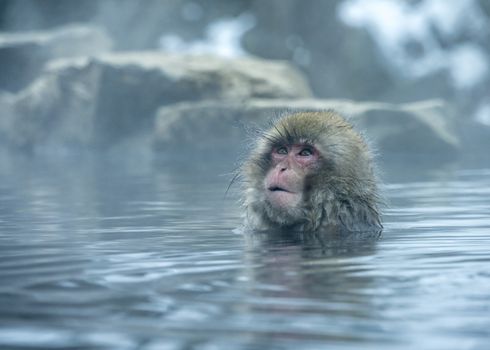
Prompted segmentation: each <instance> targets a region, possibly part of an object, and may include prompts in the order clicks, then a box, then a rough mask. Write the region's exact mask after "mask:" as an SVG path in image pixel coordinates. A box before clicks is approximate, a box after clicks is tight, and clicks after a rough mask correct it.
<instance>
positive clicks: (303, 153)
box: [298, 148, 313, 157]
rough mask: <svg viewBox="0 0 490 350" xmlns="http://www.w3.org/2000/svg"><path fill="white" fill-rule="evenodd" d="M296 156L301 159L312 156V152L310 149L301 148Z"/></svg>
mask: <svg viewBox="0 0 490 350" xmlns="http://www.w3.org/2000/svg"><path fill="white" fill-rule="evenodd" d="M298 154H299V155H300V156H302V157H308V156H312V155H313V150H312V149H311V148H303V149H302V150H301V152H299V153H298Z"/></svg>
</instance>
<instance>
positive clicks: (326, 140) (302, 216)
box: [240, 110, 382, 232]
mask: <svg viewBox="0 0 490 350" xmlns="http://www.w3.org/2000/svg"><path fill="white" fill-rule="evenodd" d="M297 143H306V144H311V145H314V146H315V147H316V148H317V149H318V150H319V152H320V155H321V157H320V160H319V164H320V166H319V168H318V169H317V171H316V173H315V174H314V175H312V176H310V177H308V178H307V179H306V181H305V182H306V186H305V190H304V193H303V205H302V206H301V207H296V208H288V210H280V209H278V208H274V207H273V206H271V205H270V204H269V203H268V202H267V201H266V199H265V193H264V188H263V187H264V185H263V181H264V178H265V176H266V174H267V172H268V171H269V169H270V168H271V158H270V154H271V150H272V149H273V148H274V147H277V146H281V145H285V144H288V145H291V144H297ZM240 176H243V178H244V179H245V184H246V189H245V192H244V194H245V195H244V207H245V211H246V213H245V216H246V218H245V221H246V225H247V226H248V227H250V228H252V229H255V230H271V229H278V228H279V229H284V228H287V229H294V230H300V231H339V230H345V231H350V232H354V231H366V230H381V228H382V225H381V221H380V212H379V209H378V208H379V202H380V198H379V196H378V188H377V179H376V176H375V172H374V168H373V162H372V155H371V153H370V151H369V149H368V147H367V144H366V142H365V141H364V140H363V139H362V137H361V136H360V135H359V133H357V132H356V131H355V130H354V129H353V128H352V126H351V124H349V123H348V122H347V121H346V120H345V119H344V118H343V117H341V116H340V115H339V114H338V113H336V112H335V111H333V110H329V111H325V112H299V113H294V114H290V115H288V116H285V117H283V118H281V119H279V120H278V121H276V122H275V123H274V124H273V126H271V128H270V129H269V130H267V131H264V132H262V133H261V135H260V137H259V140H258V142H257V144H256V146H255V148H254V149H253V150H252V153H251V154H250V156H249V158H248V160H247V161H246V162H245V163H244V165H243V166H242V169H241V174H240Z"/></svg>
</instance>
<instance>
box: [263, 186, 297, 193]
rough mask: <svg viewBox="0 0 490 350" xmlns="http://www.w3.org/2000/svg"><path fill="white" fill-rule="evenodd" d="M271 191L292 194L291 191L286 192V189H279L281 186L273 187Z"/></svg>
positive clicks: (270, 188)
mask: <svg viewBox="0 0 490 350" xmlns="http://www.w3.org/2000/svg"><path fill="white" fill-rule="evenodd" d="M268 190H269V191H271V192H287V193H292V192H291V191H288V190H286V189H285V188H282V187H279V186H271V187H269V188H268Z"/></svg>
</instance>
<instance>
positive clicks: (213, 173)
mask: <svg viewBox="0 0 490 350" xmlns="http://www.w3.org/2000/svg"><path fill="white" fill-rule="evenodd" d="M227 167H228V165H227V164H222V165H219V164H217V165H210V164H203V165H199V164H196V165H195V167H193V168H192V169H189V168H179V167H177V166H176V164H175V163H163V164H153V165H152V164H143V165H138V166H134V165H132V164H131V165H128V164H125V163H122V164H121V163H118V162H115V161H110V160H108V159H91V160H90V159H76V160H71V161H70V160H64V161H59V162H58V161H56V162H55V161H51V162H48V161H45V160H39V159H38V160H31V159H24V160H22V159H16V160H15V161H11V162H8V163H6V164H5V166H3V167H1V168H0V180H1V181H0V281H1V283H0V324H1V325H2V327H0V348H6V349H17V348H33V349H53V348H77V349H78V348H84V349H85V348H87V349H162V348H165V349H167V348H168V349H181V348H182V349H186V348H187V349H188V348H196V349H211V348H223V349H225V348H230V349H240V348H241V349H298V348H308V349H309V348H324V347H325V345H329V347H334V348H335V347H341V348H351V349H358V348H360V347H361V346H362V348H373V349H382V348H387V349H392V348H393V347H394V346H396V348H406V349H412V348H416V347H420V348H424V349H431V348H433V349H439V348H454V349H456V348H458V349H459V348H485V346H486V345H487V344H488V342H489V341H490V336H489V335H488V324H489V323H490V316H489V315H490V313H489V312H488V311H489V310H488V305H490V304H489V303H490V273H489V272H488V264H489V263H490V257H489V254H488V247H489V246H490V218H489V213H490V202H489V201H488V198H489V195H490V190H489V189H490V180H489V179H490V176H489V175H490V171H489V170H485V169H484V170H464V171H462V170H453V171H451V172H446V173H443V174H442V175H441V174H435V175H427V174H424V175H423V176H422V175H420V176H418V177H417V176H415V173H413V174H412V175H413V178H412V179H410V181H398V180H397V179H396V178H392V179H391V180H389V182H388V184H387V185H386V186H385V187H386V191H385V192H386V197H387V199H388V201H389V203H390V205H389V207H388V208H387V210H386V214H385V217H384V221H385V222H384V223H385V230H384V232H383V233H382V235H381V237H379V238H378V237H370V236H365V235H362V236H355V237H350V238H349V239H325V237H322V236H311V235H307V236H304V235H297V234H289V235H285V234H277V233H276V234H274V233H269V234H260V233H249V232H244V233H240V234H238V233H236V232H234V229H235V228H236V227H237V226H239V224H240V223H241V218H240V215H241V213H240V208H239V207H238V204H237V201H236V196H235V195H233V194H232V195H231V196H228V197H224V192H225V189H226V183H227V180H228V179H227V178H226V177H223V176H219V174H223V173H226V172H228V171H229V167H228V168H227Z"/></svg>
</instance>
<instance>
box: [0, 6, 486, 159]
mask: <svg viewBox="0 0 490 350" xmlns="http://www.w3.org/2000/svg"><path fill="white" fill-rule="evenodd" d="M489 16H490V6H489V3H488V1H483V0H480V1H478V0H462V1H458V2H448V1H444V0H419V1H415V0H412V1H409V0H399V1H388V0H373V1H362V0H343V1H340V0H339V1H319V0H309V1H297V0H287V1H282V0H271V1H253V0H236V1H226V0H213V1H185V0H170V1H154V0H148V1H144V2H136V1H129V0H123V1H114V0H97V1H94V0H87V1H83V2H82V1H80V2H75V1H57V0H45V1H34V0H31V1H29V0H20V1H8V0H2V1H1V2H0V30H1V33H0V65H1V67H2V72H1V75H0V106H1V110H2V116H1V123H0V136H1V141H0V144H1V146H2V149H3V150H8V152H10V151H11V150H15V151H18V150H21V151H22V152H24V151H27V152H29V153H32V152H34V153H48V154H49V153H60V152H62V153H63V152H65V151H67V150H68V151H72V150H77V151H78V150H80V149H83V150H86V149H96V150H99V151H100V150H107V149H113V148H114V147H116V148H118V149H124V150H132V151H134V150H135V149H138V150H139V152H143V153H148V152H149V153H154V151H155V150H157V151H158V153H159V154H162V153H170V152H175V150H176V149H178V150H179V151H181V150H185V149H188V148H191V149H192V150H193V151H196V150H206V149H214V148H215V147H216V146H219V145H227V146H231V145H233V147H236V145H237V144H240V143H241V144H243V143H244V142H247V133H246V132H245V130H244V129H245V128H244V127H243V125H248V124H259V125H260V124H261V123H263V122H264V121H265V120H266V119H268V118H270V117H271V116H274V115H277V113H278V112H277V111H283V110H294V109H325V108H336V109H338V110H340V111H341V112H342V113H344V114H345V115H347V116H348V117H351V118H352V120H353V122H354V123H355V124H356V125H358V126H359V127H360V129H363V130H365V131H366V134H367V135H368V137H369V138H371V139H372V140H374V143H375V145H376V146H377V147H378V149H379V150H380V151H381V153H382V154H386V155H388V154H399V153H412V154H417V155H422V154H424V155H426V156H427V155H429V157H431V158H437V159H447V158H449V159H453V158H455V157H456V158H457V157H460V154H464V155H465V156H464V157H467V156H469V155H474V154H475V153H481V154H485V153H486V152H485V150H486V149H487V147H488V146H489V145H490V141H488V140H489V139H490V131H489V130H490V96H489V94H488V88H489V85H490V66H489V65H490V61H489V57H490V55H489V54H490V38H489V36H490V20H489ZM196 138H198V139H199V140H201V142H199V144H198V145H196V144H195V142H191V141H192V140H196ZM176 142H177V143H178V146H176ZM189 142H190V143H189ZM121 147H122V148H121ZM233 147H232V148H233ZM236 154H237V153H233V155H236Z"/></svg>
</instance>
